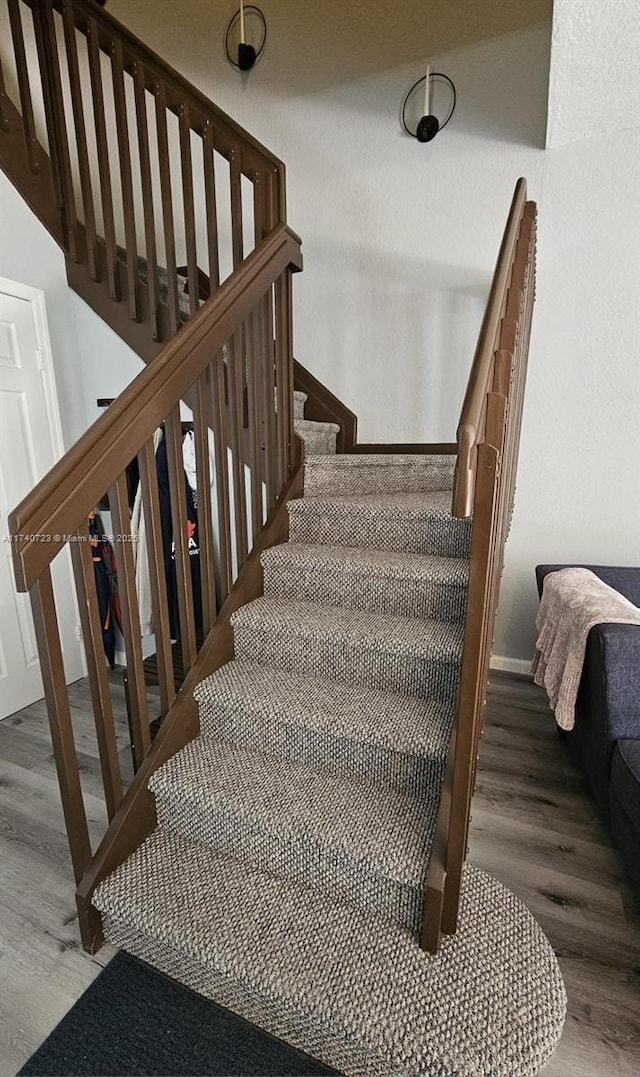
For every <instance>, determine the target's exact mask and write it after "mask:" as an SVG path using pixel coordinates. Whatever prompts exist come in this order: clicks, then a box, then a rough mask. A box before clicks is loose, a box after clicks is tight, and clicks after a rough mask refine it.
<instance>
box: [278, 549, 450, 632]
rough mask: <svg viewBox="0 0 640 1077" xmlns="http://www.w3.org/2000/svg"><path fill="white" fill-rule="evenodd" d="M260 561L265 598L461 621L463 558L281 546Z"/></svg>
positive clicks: (381, 551) (389, 551)
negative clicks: (280, 598) (271, 596)
mask: <svg viewBox="0 0 640 1077" xmlns="http://www.w3.org/2000/svg"><path fill="white" fill-rule="evenodd" d="M261 561H262V566H263V569H264V591H265V594H268V595H277V596H279V597H288V598H293V599H298V600H305V601H313V602H324V603H326V604H329V605H337V606H347V607H349V608H350V609H359V610H366V609H372V610H379V611H385V612H387V613H397V614H400V615H402V616H405V617H420V618H426V619H429V618H431V619H433V620H443V621H461V620H462V618H463V617H464V612H465V605H466V590H467V582H468V578H469V564H468V561H467V560H466V559H464V558H455V557H438V556H436V555H433V554H432V555H428V554H416V553H410V552H405V551H401V550H374V549H363V548H361V547H357V548H355V549H352V548H351V547H349V546H328V545H313V544H311V543H298V542H284V543H281V544H280V545H277V546H271V547H270V548H269V549H268V550H265V552H264V553H263V554H262V557H261Z"/></svg>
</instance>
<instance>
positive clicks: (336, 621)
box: [232, 597, 462, 702]
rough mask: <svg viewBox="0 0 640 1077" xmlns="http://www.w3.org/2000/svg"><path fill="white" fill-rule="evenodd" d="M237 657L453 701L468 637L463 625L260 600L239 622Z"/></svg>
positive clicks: (236, 616)
mask: <svg viewBox="0 0 640 1077" xmlns="http://www.w3.org/2000/svg"><path fill="white" fill-rule="evenodd" d="M232 624H233V630H234V641H235V654H236V657H237V658H240V659H242V660H244V661H249V662H260V663H262V664H263V665H272V666H275V667H276V668H278V669H286V670H298V671H300V672H306V673H309V674H311V675H312V676H314V677H328V678H330V679H335V680H340V681H344V682H347V683H351V684H362V685H368V686H370V687H372V688H379V689H383V690H388V691H392V692H405V693H406V694H407V695H412V696H419V697H421V698H423V699H427V698H428V699H437V700H440V701H443V702H444V701H447V702H453V701H454V700H455V697H456V692H457V687H458V675H459V669H460V657H461V651H462V632H461V628H460V626H458V625H452V624H444V623H442V622H428V621H414V620H412V619H411V618H408V617H394V616H387V615H382V614H373V613H366V614H364V613H360V612H358V611H352V610H344V609H341V608H339V607H329V606H321V605H313V604H311V603H293V602H287V601H286V600H280V599H270V598H268V597H265V598H262V599H256V600H255V601H254V602H251V603H249V604H248V605H247V606H243V607H242V608H241V609H239V610H237V611H236V612H235V613H234V614H233V616H232Z"/></svg>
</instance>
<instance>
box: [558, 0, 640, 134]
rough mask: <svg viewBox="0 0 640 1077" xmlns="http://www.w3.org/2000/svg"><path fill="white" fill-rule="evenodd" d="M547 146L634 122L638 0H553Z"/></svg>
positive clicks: (639, 87)
mask: <svg viewBox="0 0 640 1077" xmlns="http://www.w3.org/2000/svg"><path fill="white" fill-rule="evenodd" d="M553 7H554V10H553V40H552V48H551V61H552V62H551V77H550V85H549V122H548V127H547V146H549V147H551V146H562V145H564V144H565V143H567V142H575V141H577V140H579V139H582V138H597V137H598V136H599V135H602V134H613V132H614V131H624V130H628V129H630V128H633V127H636V128H637V126H638V117H639V115H640V34H639V33H638V25H639V19H638V16H639V15H640V9H639V8H638V0H554V6H553Z"/></svg>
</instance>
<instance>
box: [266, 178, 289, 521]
mask: <svg viewBox="0 0 640 1077" xmlns="http://www.w3.org/2000/svg"><path fill="white" fill-rule="evenodd" d="M277 180H279V173H277V172H274V171H272V170H270V169H265V170H263V172H262V173H261V188H262V211H261V214H260V218H261V222H262V237H261V238H264V237H265V236H267V235H268V234H269V232H271V231H272V230H273V228H275V226H276V224H277V222H278V220H279V212H278V191H277V189H276V181H277ZM263 305H264V310H263V314H262V332H263V340H264V349H265V362H264V366H263V374H264V390H263V393H262V396H263V411H264V443H265V446H264V453H265V467H264V472H265V478H266V484H267V515H269V513H270V512H271V509H272V508H273V506H274V504H275V502H276V500H277V498H278V496H279V495H280V486H279V483H278V429H277V416H276V410H277V409H276V344H275V335H276V333H275V327H274V312H275V289H274V288H273V287H271V288H269V290H268V292H267V294H266V295H265V297H264V300H263ZM292 362H293V360H292Z"/></svg>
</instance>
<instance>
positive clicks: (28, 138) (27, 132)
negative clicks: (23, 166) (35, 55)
mask: <svg viewBox="0 0 640 1077" xmlns="http://www.w3.org/2000/svg"><path fill="white" fill-rule="evenodd" d="M7 4H8V8H9V23H10V26H11V38H12V41H13V55H14V58H15V62H16V73H17V76H18V92H19V94H20V111H21V113H22V124H23V128H24V148H25V152H26V155H27V161H28V163H29V168H30V169H31V171H32V172H36V173H38V172H39V171H40V169H41V161H40V147H39V145H38V139H37V138H36V125H35V120H34V118H33V104H32V101H31V87H30V86H29V68H28V66H27V56H26V52H25V47H24V35H23V32H22V19H21V17H20V0H7Z"/></svg>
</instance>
